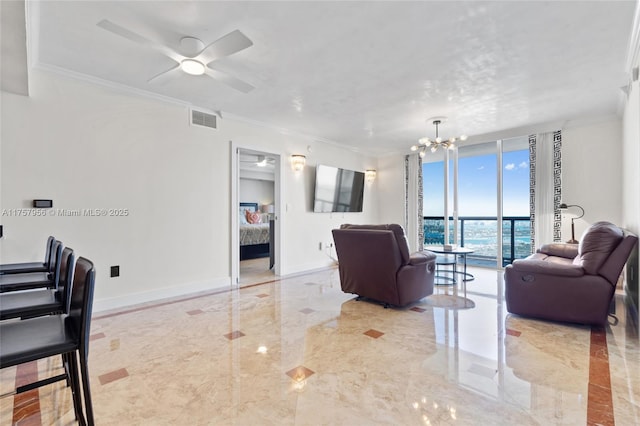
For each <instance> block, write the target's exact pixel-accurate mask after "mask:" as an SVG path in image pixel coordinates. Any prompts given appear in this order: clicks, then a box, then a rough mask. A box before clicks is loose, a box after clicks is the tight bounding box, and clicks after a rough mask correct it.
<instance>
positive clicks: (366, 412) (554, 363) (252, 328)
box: [0, 268, 640, 425]
mask: <svg viewBox="0 0 640 426" xmlns="http://www.w3.org/2000/svg"><path fill="white" fill-rule="evenodd" d="M472 272H473V273H474V274H475V275H476V279H475V281H472V282H469V283H468V285H467V297H468V299H469V300H466V301H465V300H462V298H461V297H459V296H457V291H456V289H455V288H453V287H447V286H440V287H437V288H436V290H435V295H434V296H432V297H428V298H425V299H423V300H422V301H420V302H419V303H416V304H414V305H411V306H409V307H408V308H406V309H384V308H382V307H381V306H380V305H376V304H373V303H368V302H364V301H355V300H354V298H353V296H352V295H348V294H344V293H342V292H341V291H340V283H339V277H338V271H337V270H336V269H331V270H326V271H321V272H316V273H313V274H308V275H301V276H297V277H291V278H286V279H282V280H280V281H273V282H269V283H265V284H259V285H254V286H250V287H245V288H242V289H240V290H233V291H225V292H219V293H216V294H208V295H199V296H198V297H192V298H189V299H186V300H171V301H165V302H163V303H158V304H155V305H146V306H142V307H138V308H136V309H130V310H127V311H122V312H114V313H108V314H107V313H99V314H97V315H96V316H94V320H93V323H92V341H91V349H90V370H91V387H92V393H93V402H94V411H95V416H96V424H98V425H214V424H215V425H218V424H219V425H233V424H236V425H263V424H264V425H270V424H272V425H320V424H324V425H368V424H393V425H441V424H446V425H449V424H460V425H496V424H497V425H550V424H554V425H556V424H562V425H584V424H614V422H615V423H617V424H619V425H637V424H640V348H639V344H638V334H637V331H636V329H635V328H634V327H632V326H631V325H629V324H627V321H626V315H625V312H624V308H623V306H622V303H621V300H618V299H620V296H617V312H616V316H617V317H618V319H619V322H618V323H617V324H616V325H613V324H611V325H608V326H606V327H605V328H603V329H598V328H594V329H592V328H590V327H585V326H572V325H563V324H554V323H548V322H542V321H536V320H530V319H524V318H519V317H515V316H511V315H509V314H508V313H507V312H506V309H505V306H504V304H503V303H502V294H503V293H502V289H503V284H502V274H501V273H500V272H495V271H490V270H487V269H476V268H474V269H473V270H472ZM56 369H59V360H58V358H52V359H48V360H44V361H41V362H38V363H37V365H36V364H33V365H31V366H29V365H26V366H23V367H21V370H19V371H18V370H17V369H15V368H10V369H5V370H3V371H2V373H1V374H2V376H1V378H2V392H6V391H7V390H11V389H12V388H13V386H14V385H15V383H16V382H19V381H20V380H22V377H24V376H27V377H28V376H30V375H31V376H34V375H39V376H40V377H42V376H45V375H47V374H51V373H52V372H55V370H56ZM35 392H36V393H35V394H31V395H28V394H23V395H21V396H19V397H15V398H13V397H8V398H4V399H2V400H0V403H1V404H2V407H1V412H0V414H1V418H0V420H1V422H0V423H1V424H2V425H9V424H14V423H17V424H35V425H38V424H44V425H48V424H73V423H74V420H73V409H72V406H71V397H70V393H69V390H68V388H64V387H63V386H62V385H61V384H56V385H51V386H47V387H44V388H41V389H40V390H39V391H35Z"/></svg>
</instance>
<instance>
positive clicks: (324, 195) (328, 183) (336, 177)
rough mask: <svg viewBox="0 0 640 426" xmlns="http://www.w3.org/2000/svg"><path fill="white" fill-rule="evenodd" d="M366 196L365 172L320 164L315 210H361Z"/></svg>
mask: <svg viewBox="0 0 640 426" xmlns="http://www.w3.org/2000/svg"><path fill="white" fill-rule="evenodd" d="M363 197H364V173H363V172H356V171H353V170H346V169H340V168H338V167H331V166H324V165H321V164H320V165H318V166H317V167H316V187H315V195H314V198H313V211H314V212H316V213H323V212H327V213H329V212H361V211H362V200H363Z"/></svg>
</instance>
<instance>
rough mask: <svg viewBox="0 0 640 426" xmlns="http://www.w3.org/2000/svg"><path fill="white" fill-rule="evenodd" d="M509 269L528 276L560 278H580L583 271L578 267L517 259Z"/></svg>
mask: <svg viewBox="0 0 640 426" xmlns="http://www.w3.org/2000/svg"><path fill="white" fill-rule="evenodd" d="M511 268H513V270H515V271H518V272H526V273H530V274H545V275H556V276H562V277H581V276H583V275H584V269H582V266H579V265H566V264H559V263H554V262H546V261H544V260H533V259H518V260H514V261H513V263H512V264H511Z"/></svg>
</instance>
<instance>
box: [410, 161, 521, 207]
mask: <svg viewBox="0 0 640 426" xmlns="http://www.w3.org/2000/svg"><path fill="white" fill-rule="evenodd" d="M502 160H503V162H502V174H503V194H504V196H503V216H529V151H528V150H522V151H511V152H505V153H504V154H503V156H502ZM422 167H423V168H422V178H423V188H424V204H423V214H424V215H425V216H443V215H444V197H443V194H444V176H443V175H444V163H443V162H437V163H423V166H422ZM449 172H450V173H449V174H450V175H451V177H450V184H449V191H450V194H451V195H450V196H451V197H453V177H452V175H453V166H451V167H449ZM496 184H497V177H496V155H495V154H491V155H482V156H474V157H463V158H460V159H459V160H458V203H459V210H458V216H492V217H495V216H497V214H496V203H497V198H496V195H497V194H496V192H497V189H496ZM450 200H452V198H450ZM449 204H450V208H451V209H452V208H453V201H450V203H449Z"/></svg>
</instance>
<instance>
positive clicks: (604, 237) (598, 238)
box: [573, 222, 623, 275]
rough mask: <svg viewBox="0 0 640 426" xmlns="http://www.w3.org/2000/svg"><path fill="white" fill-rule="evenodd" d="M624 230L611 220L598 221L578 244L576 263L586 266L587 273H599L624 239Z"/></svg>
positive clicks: (574, 260) (583, 235) (574, 261)
mask: <svg viewBox="0 0 640 426" xmlns="http://www.w3.org/2000/svg"><path fill="white" fill-rule="evenodd" d="M622 237H623V232H622V229H620V228H618V227H617V226H615V225H614V224H612V223H610V222H596V223H594V224H593V225H591V226H590V227H589V229H587V230H586V231H585V232H584V233H583V234H582V238H581V240H580V245H579V246H578V255H577V256H576V257H575V259H573V263H574V264H575V265H580V266H582V267H583V268H584V270H585V272H586V273H587V274H591V275H594V274H597V273H598V270H599V269H600V267H601V266H602V265H603V264H604V262H605V261H606V260H607V258H608V257H609V255H610V254H611V252H612V251H613V250H614V249H615V248H616V247H617V246H618V244H620V241H622Z"/></svg>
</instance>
